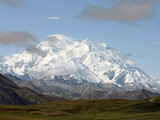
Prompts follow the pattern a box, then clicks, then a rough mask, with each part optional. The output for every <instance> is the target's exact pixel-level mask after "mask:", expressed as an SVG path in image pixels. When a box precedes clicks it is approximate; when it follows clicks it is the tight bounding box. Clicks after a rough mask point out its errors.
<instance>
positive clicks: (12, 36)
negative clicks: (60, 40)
mask: <svg viewBox="0 0 160 120" xmlns="http://www.w3.org/2000/svg"><path fill="white" fill-rule="evenodd" d="M36 42H38V40H37V38H36V37H35V36H33V35H32V34H31V33H29V32H25V31H9V32H0V44H2V45H16V46H27V45H30V44H32V43H36Z"/></svg>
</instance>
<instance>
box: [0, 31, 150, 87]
mask: <svg viewBox="0 0 160 120" xmlns="http://www.w3.org/2000/svg"><path fill="white" fill-rule="evenodd" d="M36 48H37V49H38V50H40V54H42V53H43V51H44V52H45V57H39V56H38V55H39V54H36V55H34V54H32V53H31V55H29V56H27V54H28V53H27V52H23V54H18V55H16V56H14V55H13V56H9V57H5V60H4V62H1V64H0V66H1V67H0V70H5V71H6V72H8V73H12V74H13V73H14V74H15V75H17V76H22V75H29V76H31V78H33V79H41V78H42V79H43V78H48V79H51V78H53V77H54V76H55V75H68V76H70V77H72V78H74V79H77V80H86V81H89V82H96V83H99V82H102V83H113V84H116V85H119V86H123V85H127V84H129V85H130V84H131V85H133V86H135V85H137V86H140V85H141V84H143V86H146V87H148V85H150V81H151V80H152V78H150V77H149V76H148V75H146V74H145V73H144V72H143V71H142V70H140V69H139V68H137V67H136V66H135V65H134V64H132V62H130V61H129V60H127V59H126V58H125V57H123V56H122V55H121V54H120V53H119V52H118V51H116V50H114V49H112V48H111V47H109V46H107V45H106V44H104V43H96V42H94V41H92V40H91V39H89V38H86V39H85V40H83V41H82V42H79V41H76V40H75V38H70V37H67V36H65V35H61V34H56V35H51V36H49V39H48V40H47V41H44V42H41V43H40V44H39V45H37V46H36ZM37 49H36V50H37ZM26 53H27V54H26ZM38 53H39V52H38ZM26 58H27V59H26ZM140 87H141V86H140Z"/></svg>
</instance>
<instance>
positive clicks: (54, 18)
mask: <svg viewBox="0 0 160 120" xmlns="http://www.w3.org/2000/svg"><path fill="white" fill-rule="evenodd" d="M48 19H51V20H59V19H60V17H57V16H52V17H49V18H48Z"/></svg>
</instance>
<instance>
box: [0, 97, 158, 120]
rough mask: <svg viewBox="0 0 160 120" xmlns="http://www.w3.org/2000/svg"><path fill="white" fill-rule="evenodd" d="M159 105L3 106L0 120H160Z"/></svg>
mask: <svg viewBox="0 0 160 120" xmlns="http://www.w3.org/2000/svg"><path fill="white" fill-rule="evenodd" d="M159 119H160V104H159V103H156V102H150V101H149V99H145V100H135V101H133V100H76V101H58V102H52V103H45V104H39V105H29V106H4V105H0V120H159Z"/></svg>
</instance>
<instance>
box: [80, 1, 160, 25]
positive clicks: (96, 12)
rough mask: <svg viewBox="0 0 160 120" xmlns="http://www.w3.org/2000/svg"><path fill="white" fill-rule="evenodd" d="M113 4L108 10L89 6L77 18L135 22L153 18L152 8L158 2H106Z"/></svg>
mask: <svg viewBox="0 0 160 120" xmlns="http://www.w3.org/2000/svg"><path fill="white" fill-rule="evenodd" d="M108 1H110V2H115V5H114V6H112V7H110V8H105V7H101V6H95V5H90V6H87V7H86V8H85V9H84V10H83V11H82V12H81V13H80V14H79V15H78V16H80V17H87V18H90V19H94V20H104V21H118V22H136V21H140V20H143V19H145V18H151V17H153V16H154V6H155V4H156V3H157V2H160V0H108Z"/></svg>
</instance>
